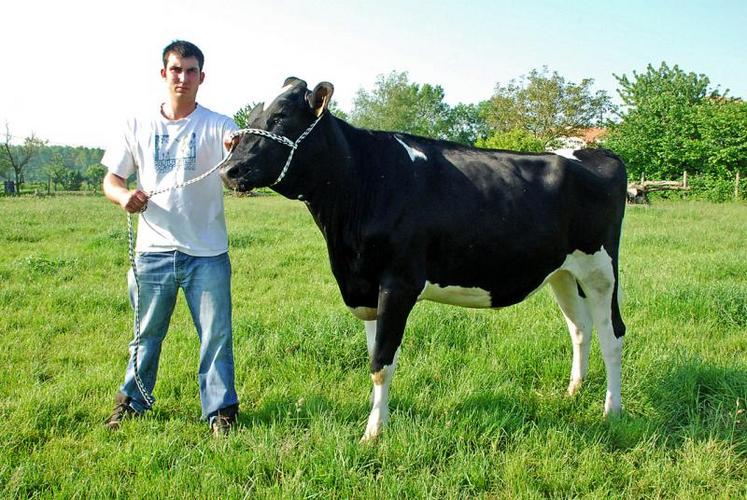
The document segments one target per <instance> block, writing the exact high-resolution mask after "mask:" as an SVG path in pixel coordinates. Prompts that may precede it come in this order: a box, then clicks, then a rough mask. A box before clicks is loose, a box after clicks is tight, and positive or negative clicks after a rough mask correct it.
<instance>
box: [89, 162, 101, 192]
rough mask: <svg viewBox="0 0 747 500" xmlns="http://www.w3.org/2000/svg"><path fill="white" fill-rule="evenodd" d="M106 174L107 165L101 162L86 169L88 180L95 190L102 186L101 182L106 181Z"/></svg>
mask: <svg viewBox="0 0 747 500" xmlns="http://www.w3.org/2000/svg"><path fill="white" fill-rule="evenodd" d="M105 175H106V167H105V166H103V165H102V164H100V163H95V164H93V165H90V166H89V167H88V168H87V169H86V174H85V178H86V182H87V183H88V185H89V186H91V187H92V188H93V190H94V192H95V191H97V190H98V188H99V186H101V183H102V182H103V181H104V176H105Z"/></svg>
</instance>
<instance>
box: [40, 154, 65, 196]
mask: <svg viewBox="0 0 747 500" xmlns="http://www.w3.org/2000/svg"><path fill="white" fill-rule="evenodd" d="M44 171H45V172H46V174H47V192H49V191H50V188H54V190H55V191H57V185H58V184H62V182H63V180H64V179H65V174H66V173H67V169H66V168H65V164H64V161H63V159H62V155H60V154H59V153H55V154H54V155H52V159H51V160H50V162H49V163H48V164H47V166H46V167H45V169H44Z"/></svg>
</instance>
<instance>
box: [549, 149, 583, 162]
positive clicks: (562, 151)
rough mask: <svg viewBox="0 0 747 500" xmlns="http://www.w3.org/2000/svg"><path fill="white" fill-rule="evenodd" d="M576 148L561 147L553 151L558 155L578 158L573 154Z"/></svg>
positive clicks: (573, 158)
mask: <svg viewBox="0 0 747 500" xmlns="http://www.w3.org/2000/svg"><path fill="white" fill-rule="evenodd" d="M575 151H576V150H575V149H573V148H563V149H556V150H555V151H553V153H555V154H556V155H558V156H562V157H564V158H570V159H571V160H578V161H581V160H579V159H578V158H577V157H576V155H575V154H573V153H574V152H575Z"/></svg>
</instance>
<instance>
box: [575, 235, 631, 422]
mask: <svg viewBox="0 0 747 500" xmlns="http://www.w3.org/2000/svg"><path fill="white" fill-rule="evenodd" d="M566 266H567V267H566ZM564 267H566V268H567V269H568V270H570V271H571V272H572V273H573V274H574V275H575V276H576V278H577V279H578V281H579V282H580V283H581V287H582V288H583V290H584V293H586V296H587V301H588V303H589V304H590V306H591V315H592V318H593V321H594V326H595V327H596V329H597V333H598V335H599V345H600V347H601V349H602V357H603V359H604V367H605V370H606V372H607V395H606V397H605V400H604V414H605V415H615V414H618V413H620V410H621V409H622V397H621V385H622V346H623V339H622V338H616V337H615V334H614V331H613V328H612V295H613V293H612V292H613V287H615V286H617V284H616V283H615V275H614V271H613V269H612V259H611V258H610V256H609V254H608V253H607V251H606V250H605V249H604V248H601V249H600V250H599V251H598V252H597V253H595V254H593V255H587V254H583V253H581V252H574V254H573V256H572V258H571V257H569V259H567V260H566V263H565V264H564Z"/></svg>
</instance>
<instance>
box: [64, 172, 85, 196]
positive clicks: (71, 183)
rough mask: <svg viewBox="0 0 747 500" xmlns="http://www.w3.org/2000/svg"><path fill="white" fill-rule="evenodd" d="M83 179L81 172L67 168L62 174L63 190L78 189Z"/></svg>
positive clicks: (81, 185)
mask: <svg viewBox="0 0 747 500" xmlns="http://www.w3.org/2000/svg"><path fill="white" fill-rule="evenodd" d="M84 180H85V179H84V177H83V174H81V173H80V172H79V171H78V170H74V169H70V168H68V169H65V173H64V174H63V176H62V187H63V188H64V189H65V191H80V188H81V187H83V181H84Z"/></svg>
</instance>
